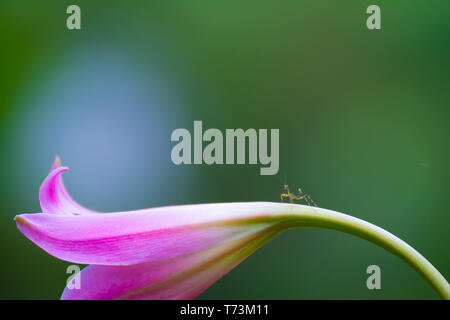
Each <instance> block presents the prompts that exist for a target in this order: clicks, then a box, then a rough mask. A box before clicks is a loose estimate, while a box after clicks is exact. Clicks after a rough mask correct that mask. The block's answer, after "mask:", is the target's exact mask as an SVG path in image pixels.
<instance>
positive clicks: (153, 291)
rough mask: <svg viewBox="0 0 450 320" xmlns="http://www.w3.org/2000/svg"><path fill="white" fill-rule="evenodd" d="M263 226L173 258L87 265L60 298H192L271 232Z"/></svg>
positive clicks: (258, 245) (272, 232)
mask: <svg viewBox="0 0 450 320" xmlns="http://www.w3.org/2000/svg"><path fill="white" fill-rule="evenodd" d="M275 233H276V232H275V231H274V230H264V231H262V232H259V233H256V234H254V235H251V236H246V237H243V238H241V239H238V240H234V241H230V242H227V243H224V244H220V245H216V246H213V247H210V248H208V249H205V250H203V251H200V252H197V253H194V254H190V255H185V256H181V257H178V258H175V259H168V260H162V261H155V262H150V263H141V264H136V265H130V266H98V265H90V266H88V267H86V268H85V269H83V270H82V271H81V273H80V275H79V276H80V280H81V287H80V289H69V288H67V287H66V288H65V290H64V292H63V294H62V297H61V299H64V300H74V299H75V300H81V299H86V300H92V299H95V300H98V299H108V300H110V299H133V300H136V299H139V300H141V299H193V298H195V297H196V296H197V295H199V294H200V293H202V292H203V291H204V290H206V289H207V288H209V287H210V286H211V285H212V284H213V283H215V282H216V281H217V280H218V279H219V278H221V277H222V276H223V275H224V274H226V273H227V272H229V271H230V270H231V269H233V268H234V267H235V266H236V265H238V264H239V263H240V262H241V261H243V260H244V259H245V258H246V257H247V256H249V255H250V254H251V253H252V252H254V251H255V250H256V249H257V248H259V247H260V246H261V245H262V244H263V243H265V242H266V241H267V240H269V239H270V238H272V237H273V236H274V235H275Z"/></svg>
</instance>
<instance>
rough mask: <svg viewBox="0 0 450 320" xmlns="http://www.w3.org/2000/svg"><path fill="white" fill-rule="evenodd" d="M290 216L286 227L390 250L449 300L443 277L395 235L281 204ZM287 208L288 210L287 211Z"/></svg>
mask: <svg viewBox="0 0 450 320" xmlns="http://www.w3.org/2000/svg"><path fill="white" fill-rule="evenodd" d="M278 205H279V206H281V207H280V208H279V210H280V211H283V212H285V213H286V209H287V211H288V212H287V217H286V220H285V221H284V222H283V223H286V225H285V227H287V228H295V227H317V228H325V229H332V230H338V231H342V232H345V233H349V234H352V235H355V236H357V237H360V238H363V239H366V240H368V241H370V242H372V243H375V244H377V245H379V246H380V247H382V248H384V249H386V250H388V251H390V252H391V253H393V254H394V255H396V256H397V257H399V258H400V259H402V260H403V261H405V262H406V263H407V264H409V265H410V266H411V267H412V268H413V269H415V270H416V271H417V272H418V273H419V274H420V275H421V276H422V277H424V278H425V280H427V281H428V283H429V284H430V285H431V286H432V287H433V288H434V290H436V292H437V293H438V294H439V295H440V296H441V298H443V299H447V300H449V299H450V286H449V284H448V282H447V280H446V279H445V278H444V277H443V276H442V274H441V273H440V272H439V271H438V270H437V269H436V268H435V267H434V266H433V265H432V264H431V263H430V262H429V261H428V260H427V259H425V257H424V256H422V255H421V254H420V253H419V252H417V251H416V250H415V249H414V248H413V247H411V246H410V245H408V244H407V243H406V242H404V241H403V240H401V239H400V238H398V237H396V236H394V235H393V234H392V233H390V232H388V231H386V230H384V229H382V228H380V227H377V226H376V225H373V224H371V223H369V222H366V221H364V220H361V219H358V218H355V217H352V216H349V215H347V214H344V213H340V212H336V211H331V210H327V209H322V208H317V207H309V206H303V205H296V204H282V203H281V204H278ZM286 207H287V208H286Z"/></svg>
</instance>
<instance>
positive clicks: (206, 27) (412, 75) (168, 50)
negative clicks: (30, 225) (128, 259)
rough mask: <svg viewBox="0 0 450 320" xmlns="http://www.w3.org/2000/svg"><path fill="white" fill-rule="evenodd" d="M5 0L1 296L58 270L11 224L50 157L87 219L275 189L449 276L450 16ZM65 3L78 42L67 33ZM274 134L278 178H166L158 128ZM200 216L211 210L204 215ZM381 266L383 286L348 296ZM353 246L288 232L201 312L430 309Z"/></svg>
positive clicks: (384, 263)
mask: <svg viewBox="0 0 450 320" xmlns="http://www.w3.org/2000/svg"><path fill="white" fill-rule="evenodd" d="M376 2H377V4H378V5H379V6H380V7H381V10H382V30H380V31H369V30H367V28H366V26H365V20H366V18H367V15H366V14H365V11H366V8H367V7H368V6H369V5H371V4H373V1H350V0H344V1H339V2H337V1H331V0H320V1H307V0H304V1H283V2H280V1H247V0H245V1H226V2H225V1H214V2H212V1H209V2H208V1H170V2H169V1H146V2H144V1H127V2H126V3H125V2H123V1H82V0H80V1H76V3H74V2H72V1H58V2H57V3H56V2H53V1H40V2H39V3H37V2H33V1H20V2H19V1H9V0H3V1H2V2H1V4H0V37H1V38H0V39H1V44H0V46H1V49H2V50H1V51H0V74H1V77H0V177H1V182H2V183H1V185H0V249H1V252H2V259H1V264H0V283H1V287H0V298H3V299H57V298H59V297H60V294H61V292H62V290H63V287H64V285H65V281H66V278H67V276H68V275H67V274H66V267H67V266H68V265H69V263H68V262H64V261H59V260H57V259H56V258H53V257H51V256H49V255H48V254H46V253H45V252H44V251H42V250H41V249H39V248H38V247H37V246H35V245H34V244H33V243H31V242H30V241H29V240H28V239H26V238H25V237H24V236H23V235H22V234H20V232H19V231H18V230H17V228H16V226H15V223H14V221H13V217H14V216H15V215H16V214H18V213H22V212H39V211H40V207H39V202H38V189H39V185H40V183H41V182H42V180H43V179H44V178H45V176H46V175H47V173H48V170H49V168H50V165H51V162H52V160H53V157H54V156H55V155H56V154H58V155H60V156H61V158H62V162H63V164H64V165H67V166H69V167H70V171H69V172H67V173H65V174H64V179H65V182H66V186H67V188H68V190H69V191H70V192H71V194H72V196H73V197H74V198H75V199H77V200H78V201H79V202H80V203H81V204H83V205H85V206H87V207H90V208H92V209H96V210H101V211H119V210H132V209H140V208H146V207H152V206H161V205H171V204H187V203H206V202H229V201H257V200H263V201H279V195H280V193H281V190H282V186H283V184H284V183H288V184H289V185H290V186H292V187H293V188H296V187H302V189H304V190H305V191H306V192H307V193H309V194H310V195H311V196H312V197H313V199H314V200H315V202H317V203H318V204H319V206H321V207H324V208H329V209H333V210H337V211H341V212H345V213H348V214H351V215H354V216H356V217H359V218H362V219H365V220H368V221H369V222H372V223H375V224H377V225H379V226H381V227H383V228H385V229H387V230H389V231H391V232H393V233H394V234H396V235H397V236H399V237H400V238H402V239H404V240H405V241H407V242H408V243H409V244H411V245H412V246H413V247H415V248H416V249H417V250H418V251H419V252H421V253H422V254H423V255H424V256H425V257H427V258H428V259H429V260H430V261H431V263H433V264H434V265H435V266H436V267H437V268H438V269H439V270H440V271H441V272H442V273H443V275H444V276H445V277H447V278H448V277H449V275H450V274H449V271H450V257H449V254H448V247H447V246H448V244H449V240H450V235H449V233H448V226H449V222H450V216H449V210H450V197H449V196H448V191H449V180H450V174H449V169H448V165H449V160H450V159H449V158H450V152H449V150H448V141H449V138H450V128H449V125H448V123H449V118H450V108H449V98H450V76H449V74H450V73H449V71H450V59H449V57H450V42H449V41H448V35H449V34H450V3H448V2H444V1H437V0H432V1H427V2H424V1H406V0H399V1H395V2H393V1H383V0H381V1H376ZM70 4H77V5H79V6H80V8H81V18H82V29H81V30H73V31H69V30H67V28H66V18H67V16H68V15H67V14H66V13H65V12H66V8H67V6H69V5H70ZM194 120H202V121H203V126H204V128H218V129H220V130H222V131H223V132H224V131H225V129H226V128H243V129H247V128H268V129H270V128H279V129H280V171H279V175H278V176H277V177H276V176H260V175H259V166H250V165H240V166H238V165H235V166H225V165H224V166H218V165H216V166H206V165H202V166H194V165H191V166H188V165H184V166H183V165H182V166H175V165H174V164H172V162H171V159H170V151H171V148H172V147H173V145H174V144H173V143H171V141H170V135H171V132H172V131H173V130H174V129H176V128H187V129H189V130H190V131H191V132H192V125H193V121H194ZM211 214H214V213H211ZM371 264H376V265H379V266H380V267H381V272H382V289H381V290H378V291H377V290H375V291H369V290H368V289H367V287H366V279H367V274H366V273H365V271H366V268H367V266H369V265H371ZM437 297H438V296H437V295H436V294H435V293H434V291H433V290H432V289H431V288H430V287H429V285H428V284H427V283H426V282H425V281H424V280H423V279H422V278H420V277H419V276H418V275H417V274H416V273H415V272H414V271H413V270H412V269H411V268H410V267H409V266H407V265H406V264H405V263H403V262H401V261H400V260H399V259H397V258H396V257H394V256H392V255H391V254H390V253H388V252H386V251H384V250H383V249H381V248H378V247H376V246H375V245H373V244H371V243H368V242H366V241H364V240H361V239H357V238H354V237H352V236H349V235H345V234H341V233H338V232H333V231H326V230H312V229H302V230H291V231H288V232H285V233H283V234H281V235H280V236H278V237H277V238H275V239H274V240H272V241H271V242H269V243H268V244H266V245H265V246H264V247H262V248H261V249H260V250H259V251H257V252H256V253H255V254H253V255H252V256H250V257H249V258H248V259H247V260H246V261H244V262H243V263H242V264H241V265H239V266H238V267H237V268H236V269H234V270H233V271H232V272H231V273H229V274H227V275H226V276H225V277H224V278H223V279H221V280H220V281H219V282H218V283H216V284H215V285H214V286H212V287H211V288H210V289H208V290H207V291H205V292H204V293H203V294H202V295H201V296H200V298H203V299H435V298H437Z"/></svg>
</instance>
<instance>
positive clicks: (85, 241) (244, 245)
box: [16, 158, 448, 299]
mask: <svg viewBox="0 0 450 320" xmlns="http://www.w3.org/2000/svg"><path fill="white" fill-rule="evenodd" d="M66 170H68V168H66V167H61V165H60V162H59V159H58V158H56V160H55V163H54V164H53V166H52V169H51V172H50V174H49V175H48V176H47V178H46V179H45V180H44V182H43V183H42V186H41V188H40V192H39V199H40V203H41V208H42V213H35V214H21V215H18V216H16V223H17V226H18V228H19V230H20V231H21V232H22V233H23V234H24V235H25V236H27V237H28V238H29V239H30V240H31V241H33V242H34V243H36V244H37V245H38V246H39V247H41V248H42V249H44V250H45V251H46V252H48V253H49V254H51V255H53V256H55V257H57V258H59V259H62V260H67V261H71V262H75V263H80V264H89V266H88V267H86V268H84V269H83V270H82V271H81V275H80V279H81V288H80V289H68V288H66V289H65V290H64V292H63V294H62V297H61V298H62V299H192V298H195V297H196V296H197V295H199V294H200V293H201V292H203V291H204V290H206V289H207V288H208V287H209V286H211V285H212V284H213V283H214V282H216V281H217V280H218V279H219V278H220V277H222V276H223V275H224V274H226V273H227V272H229V271H230V270H231V269H233V268H234V267H235V266H236V265H238V264H239V263H240V262H241V261H243V260H244V259H245V258H246V257H248V256H249V255H250V254H251V253H252V252H254V251H255V250H256V249H258V248H259V247H260V246H261V245H263V244H264V243H265V242H266V241H268V240H269V239H271V238H273V237H274V236H275V235H276V234H277V233H279V232H281V231H283V230H286V229H288V228H293V227H323V228H329V229H335V230H341V231H344V232H348V233H351V234H354V235H357V236H360V237H363V238H365V239H368V240H370V241H373V242H375V243H377V244H379V245H381V246H383V247H385V248H387V249H389V250H390V251H392V252H393V253H394V254H396V255H398V256H399V257H401V258H402V259H404V260H405V261H407V262H408V263H410V264H412V265H415V267H417V266H416V264H417V263H419V265H421V264H425V265H423V266H422V267H419V268H418V270H419V272H420V273H421V274H422V275H423V276H424V277H425V278H427V280H428V281H429V282H430V283H431V284H432V285H433V286H434V287H437V288H440V289H441V291H442V284H441V283H440V281H442V279H440V278H439V276H440V277H442V276H441V275H440V274H439V272H437V270H436V269H434V267H433V266H431V264H429V262H428V261H426V259H425V258H423V257H422V256H421V255H420V254H419V253H417V252H416V251H415V250H414V249H412V248H411V247H409V246H408V245H407V244H406V243H404V242H403V241H401V240H400V239H398V238H396V237H395V236H393V235H392V234H390V233H388V232H387V231H385V230H383V229H381V228H378V227H376V226H374V225H372V224H370V223H367V222H365V221H362V220H360V219H357V218H354V217H351V216H348V215H345V214H342V213H338V212H334V211H330V210H326V209H321V208H316V207H309V206H303V205H295V204H294V205H293V204H285V203H271V202H250V203H214V204H198V205H181V206H169V207H160V208H150V209H145V210H137V211H128V212H114V213H100V212H96V211H92V210H89V209H86V208H84V207H82V206H81V205H79V204H78V203H76V202H75V201H74V200H73V199H72V198H71V197H70V195H69V194H68V192H67V191H66V189H65V187H64V184H63V181H62V177H61V173H62V172H64V171H66ZM393 239H394V240H393ZM393 242H395V243H394V244H393ZM427 263H428V264H427ZM430 266H431V267H430ZM430 268H432V269H430ZM433 269H434V270H433ZM430 270H431V271H432V273H433V274H432V275H431V276H430V274H429V272H430ZM435 272H437V274H435ZM430 279H431V280H430ZM444 281H445V279H444ZM447 286H448V283H447ZM444 289H445V290H447V293H448V287H447V288H444ZM445 290H444V292H445Z"/></svg>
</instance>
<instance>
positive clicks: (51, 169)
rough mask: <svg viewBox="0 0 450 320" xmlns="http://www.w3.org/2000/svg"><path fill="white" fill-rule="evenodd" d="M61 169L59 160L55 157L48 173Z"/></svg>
mask: <svg viewBox="0 0 450 320" xmlns="http://www.w3.org/2000/svg"><path fill="white" fill-rule="evenodd" d="M59 167H61V158H60V157H59V156H58V155H56V156H55V160H54V161H53V164H52V167H51V168H50V172H51V171H53V170H55V169H57V168H59Z"/></svg>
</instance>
